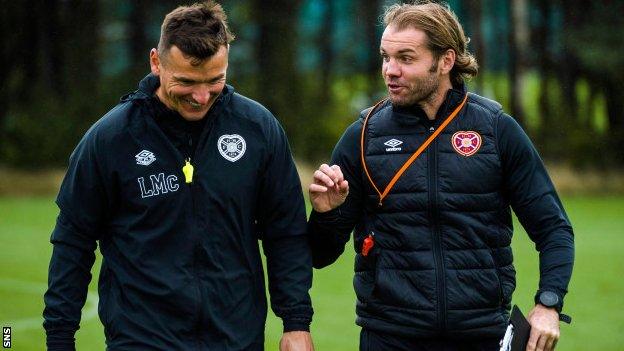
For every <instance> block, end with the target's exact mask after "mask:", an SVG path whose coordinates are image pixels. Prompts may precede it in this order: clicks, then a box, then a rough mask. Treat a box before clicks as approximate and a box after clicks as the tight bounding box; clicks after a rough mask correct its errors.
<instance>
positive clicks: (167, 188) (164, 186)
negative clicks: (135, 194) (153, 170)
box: [137, 173, 180, 198]
mask: <svg viewBox="0 0 624 351" xmlns="http://www.w3.org/2000/svg"><path fill="white" fill-rule="evenodd" d="M149 180H150V183H151V184H148V185H151V188H149V189H148V187H146V186H145V179H144V178H143V177H139V178H137V181H138V182H139V189H141V197H142V198H146V197H150V196H156V195H160V194H166V193H168V192H174V191H178V189H180V185H179V184H178V176H176V175H173V174H172V175H168V176H165V174H164V173H158V174H152V175H150V176H149Z"/></svg>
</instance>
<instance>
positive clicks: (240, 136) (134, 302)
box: [44, 75, 312, 350]
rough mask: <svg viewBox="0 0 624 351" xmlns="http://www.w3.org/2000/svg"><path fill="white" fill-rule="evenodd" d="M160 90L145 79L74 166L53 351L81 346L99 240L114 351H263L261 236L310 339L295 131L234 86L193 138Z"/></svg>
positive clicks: (298, 326) (56, 237) (288, 321)
mask: <svg viewBox="0 0 624 351" xmlns="http://www.w3.org/2000/svg"><path fill="white" fill-rule="evenodd" d="M157 87H158V78H157V77H154V76H151V75H150V76H148V77H146V78H145V79H143V81H141V83H140V85H139V90H138V91H136V92H135V93H133V94H129V95H127V96H125V97H123V98H122V101H121V102H120V104H119V105H117V106H116V107H115V108H114V109H112V110H111V111H110V112H109V113H108V114H106V115H105V116H104V117H103V118H102V119H101V120H99V121H98V122H97V123H95V124H94V126H93V127H92V128H91V129H90V130H89V131H88V132H87V133H86V134H85V136H84V138H83V139H82V140H81V142H80V143H79V145H78V146H77V148H76V150H75V151H74V152H73V154H72V156H71V158H70V164H69V169H68V171H67V175H66V176H65V179H64V181H63V184H62V186H61V190H60V192H59V195H58V198H57V204H58V206H59V208H60V210H61V211H60V214H59V217H58V220H57V224H56V227H55V228H54V231H53V233H52V238H51V242H52V243H53V244H54V252H53V255H52V259H51V262H50V272H49V289H48V291H47V292H46V294H45V304H46V308H45V310H44V317H45V322H44V326H45V329H46V331H47V335H48V337H47V341H48V346H49V348H50V349H55V348H59V349H61V348H64V347H69V348H71V347H72V346H73V336H74V333H75V331H76V330H77V329H78V326H79V321H80V310H81V308H82V306H83V304H84V302H85V297H86V292H87V285H88V283H89V280H90V279H91V275H90V270H91V266H92V265H93V262H94V253H93V251H94V249H95V248H96V242H99V245H100V250H101V252H102V256H103V262H102V267H101V272H100V280H99V296H100V303H99V315H100V319H101V321H102V323H103V324H104V327H105V334H106V343H107V345H108V348H109V349H111V350H126V349H128V350H143V349H144V350H261V349H263V343H264V324H265V319H266V313H267V306H266V304H267V303H266V296H265V286H264V273H263V268H262V261H261V257H260V252H259V245H258V240H259V239H261V240H262V242H263V249H264V253H265V255H266V257H267V267H268V268H267V270H268V277H269V291H270V295H271V304H272V308H273V310H274V312H275V313H276V314H277V315H278V316H279V317H281V318H282V319H283V321H284V329H285V331H292V330H308V328H309V323H310V321H311V317H312V308H311V303H310V297H309V294H308V290H309V288H310V286H311V283H312V272H311V271H312V267H311V257H310V252H309V246H308V243H307V239H306V237H305V229H306V228H305V225H306V222H305V221H306V219H305V208H304V203H303V197H302V193H301V186H300V182H299V178H298V176H297V171H296V169H295V166H294V163H293V160H292V157H291V153H290V150H289V146H288V141H287V139H286V136H285V134H284V131H283V130H282V128H281V127H280V125H279V123H278V122H277V120H276V119H275V118H274V117H273V115H271V113H270V112H269V111H267V110H266V109H265V108H264V107H262V106H261V105H259V104H258V103H256V102H254V101H252V100H249V99H247V98H245V97H243V96H241V95H239V94H236V93H234V92H233V88H232V87H231V86H226V87H225V89H224V90H223V92H222V94H221V96H220V97H219V98H218V100H217V101H216V102H215V104H214V105H213V106H212V108H211V109H210V111H209V112H208V115H207V116H206V117H205V122H204V123H203V127H202V128H203V129H202V131H201V133H193V127H191V128H186V129H185V126H187V127H188V123H184V121H183V120H182V118H181V117H180V116H179V115H177V114H176V113H173V112H172V111H168V110H167V109H166V108H162V105H160V103H159V102H158V101H157V100H156V99H155V98H154V97H153V95H154V91H155V89H156V88H157ZM187 159H190V163H191V164H192V165H193V166H194V175H193V177H192V183H186V179H185V175H184V174H183V171H182V167H183V166H184V165H185V160H187Z"/></svg>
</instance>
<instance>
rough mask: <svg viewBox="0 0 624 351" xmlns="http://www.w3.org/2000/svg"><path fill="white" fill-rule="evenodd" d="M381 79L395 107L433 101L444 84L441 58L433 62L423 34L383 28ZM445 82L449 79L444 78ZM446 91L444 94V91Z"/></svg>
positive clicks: (433, 59) (412, 30)
mask: <svg viewBox="0 0 624 351" xmlns="http://www.w3.org/2000/svg"><path fill="white" fill-rule="evenodd" d="M380 52H381V57H382V59H383V64H382V75H383V78H384V81H385V83H386V86H387V87H388V95H389V97H390V100H391V101H392V103H393V104H394V105H397V106H408V105H414V104H423V103H427V102H428V101H430V100H435V99H436V96H437V93H438V92H439V91H440V90H441V89H440V88H441V84H442V85H443V87H442V88H444V89H447V88H448V86H450V81H449V84H448V85H447V84H443V83H446V81H445V80H444V78H445V75H444V68H442V67H440V64H439V63H443V61H444V59H443V57H440V58H438V59H436V58H435V57H434V55H433V53H432V52H431V50H430V49H429V48H428V47H427V35H426V34H425V32H423V31H422V30H418V29H415V28H405V29H402V30H397V29H396V28H395V27H394V26H392V25H390V26H388V27H386V29H385V31H384V33H383V36H382V37H381V45H380ZM446 79H447V80H448V75H446ZM443 91H446V90H443Z"/></svg>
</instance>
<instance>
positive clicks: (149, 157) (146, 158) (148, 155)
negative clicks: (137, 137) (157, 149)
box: [134, 150, 156, 166]
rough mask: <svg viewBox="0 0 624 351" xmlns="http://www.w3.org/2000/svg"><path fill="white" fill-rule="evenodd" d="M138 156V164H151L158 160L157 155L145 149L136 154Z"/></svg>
mask: <svg viewBox="0 0 624 351" xmlns="http://www.w3.org/2000/svg"><path fill="white" fill-rule="evenodd" d="M134 157H135V158H136V163H137V165H142V166H149V165H150V164H151V163H152V162H154V161H156V156H154V153H152V152H151V151H147V150H143V151H141V152H139V153H138V154H136V156H134Z"/></svg>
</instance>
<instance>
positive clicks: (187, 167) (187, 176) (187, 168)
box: [182, 158, 194, 184]
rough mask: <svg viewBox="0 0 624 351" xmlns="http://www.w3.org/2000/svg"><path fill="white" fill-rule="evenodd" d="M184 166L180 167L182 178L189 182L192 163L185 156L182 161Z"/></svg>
mask: <svg viewBox="0 0 624 351" xmlns="http://www.w3.org/2000/svg"><path fill="white" fill-rule="evenodd" d="M184 162H185V163H184V167H182V173H184V178H185V179H186V183H187V184H190V183H192V182H193V170H194V168H193V165H192V164H191V159H190V158H187V159H186V160H185V161H184Z"/></svg>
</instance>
